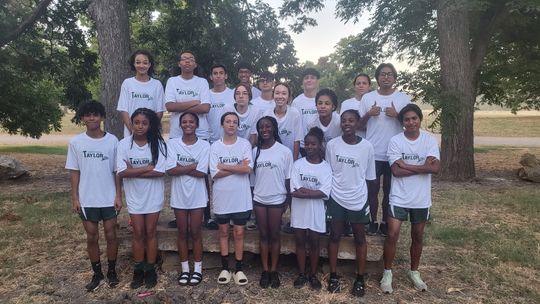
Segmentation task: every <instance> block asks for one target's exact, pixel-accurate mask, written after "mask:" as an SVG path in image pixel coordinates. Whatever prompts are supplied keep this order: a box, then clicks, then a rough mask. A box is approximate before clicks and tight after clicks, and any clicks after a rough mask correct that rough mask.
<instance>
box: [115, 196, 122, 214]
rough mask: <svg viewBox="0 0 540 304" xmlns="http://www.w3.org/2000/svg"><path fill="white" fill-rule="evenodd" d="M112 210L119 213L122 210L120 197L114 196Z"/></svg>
mask: <svg viewBox="0 0 540 304" xmlns="http://www.w3.org/2000/svg"><path fill="white" fill-rule="evenodd" d="M114 209H115V210H116V212H120V210H122V196H116V197H115V198H114Z"/></svg>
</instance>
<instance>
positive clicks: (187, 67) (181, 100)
mask: <svg viewBox="0 0 540 304" xmlns="http://www.w3.org/2000/svg"><path fill="white" fill-rule="evenodd" d="M178 66H179V67H180V70H181V74H180V75H178V76H174V77H171V78H169V79H168V80H167V85H166V86H165V108H166V109H167V111H169V112H170V113H171V121H170V132H169V138H176V137H181V136H182V130H181V129H180V123H179V121H180V115H181V114H182V113H183V112H186V111H189V112H192V113H195V114H197V115H198V116H199V128H197V137H198V138H200V139H204V140H208V139H209V138H210V129H209V126H208V115H207V114H208V112H209V111H210V89H209V86H208V81H206V79H204V78H201V77H198V76H196V75H195V74H194V70H195V68H196V67H197V62H196V61H195V55H194V54H193V53H191V52H182V53H181V54H180V58H179V61H178Z"/></svg>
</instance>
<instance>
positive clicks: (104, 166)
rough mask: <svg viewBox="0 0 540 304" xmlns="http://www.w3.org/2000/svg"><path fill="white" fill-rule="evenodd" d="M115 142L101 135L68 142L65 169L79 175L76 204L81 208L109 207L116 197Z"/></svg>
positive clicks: (113, 139) (85, 136) (80, 135)
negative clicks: (96, 137)
mask: <svg viewBox="0 0 540 304" xmlns="http://www.w3.org/2000/svg"><path fill="white" fill-rule="evenodd" d="M117 145H118V139H116V137H115V136H114V135H112V134H109V133H105V136H103V137H102V138H98V139H95V138H92V137H90V136H88V135H86V132H85V133H81V134H79V135H77V136H75V137H74V138H72V139H71V140H70V141H69V148H68V153H67V160H66V169H69V170H76V171H79V172H80V180H79V202H80V204H81V207H90V208H101V207H113V206H114V198H115V196H116V185H115V182H114V178H115V177H114V171H116V147H117Z"/></svg>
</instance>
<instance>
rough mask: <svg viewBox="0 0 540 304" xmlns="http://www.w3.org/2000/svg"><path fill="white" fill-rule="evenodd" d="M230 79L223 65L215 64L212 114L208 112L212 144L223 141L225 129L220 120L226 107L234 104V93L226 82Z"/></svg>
mask: <svg viewBox="0 0 540 304" xmlns="http://www.w3.org/2000/svg"><path fill="white" fill-rule="evenodd" d="M227 79H228V75H227V70H226V69H225V66H224V65H222V64H215V65H213V66H212V67H211V68H210V80H212V84H213V86H212V89H211V90H210V112H208V126H209V128H210V139H209V140H210V144H212V143H213V142H215V141H217V140H219V139H221V137H222V136H223V129H222V128H221V124H220V119H221V115H222V114H223V113H224V109H225V108H226V107H231V106H232V105H233V104H234V91H233V90H231V89H230V88H228V87H227V86H226V84H225V81H226V80H227Z"/></svg>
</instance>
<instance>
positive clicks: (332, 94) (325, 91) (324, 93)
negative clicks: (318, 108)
mask: <svg viewBox="0 0 540 304" xmlns="http://www.w3.org/2000/svg"><path fill="white" fill-rule="evenodd" d="M321 96H328V97H330V99H331V100H332V104H334V109H335V108H337V106H338V104H337V95H336V92H334V91H333V90H331V89H327V88H326V89H322V90H320V91H319V92H317V95H315V104H317V101H318V100H319V97H321Z"/></svg>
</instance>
